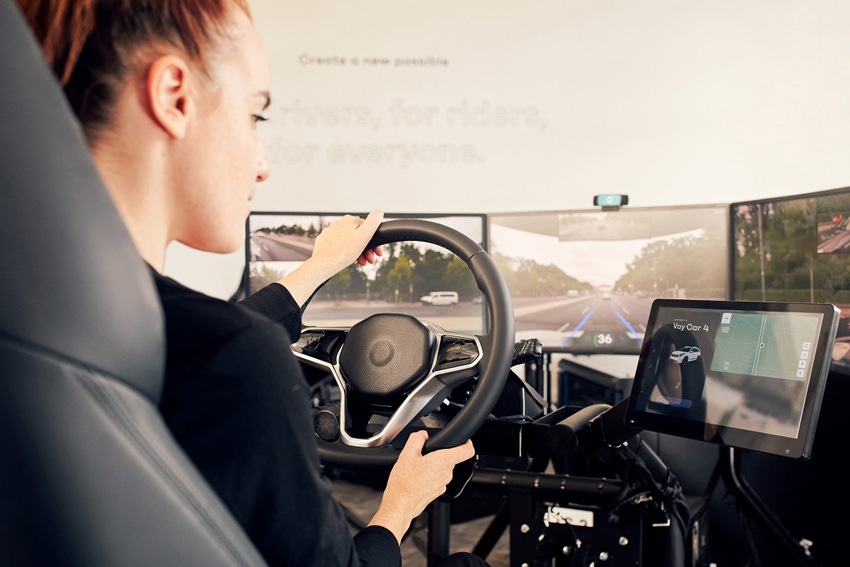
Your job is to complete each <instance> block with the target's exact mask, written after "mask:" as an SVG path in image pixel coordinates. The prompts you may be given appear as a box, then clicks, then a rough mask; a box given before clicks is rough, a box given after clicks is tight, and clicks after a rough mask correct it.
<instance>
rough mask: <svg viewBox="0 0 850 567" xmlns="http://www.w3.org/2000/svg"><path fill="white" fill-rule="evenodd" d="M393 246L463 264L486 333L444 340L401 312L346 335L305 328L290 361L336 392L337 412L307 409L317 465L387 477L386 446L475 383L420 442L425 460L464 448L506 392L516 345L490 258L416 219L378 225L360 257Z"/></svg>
mask: <svg viewBox="0 0 850 567" xmlns="http://www.w3.org/2000/svg"><path fill="white" fill-rule="evenodd" d="M400 241H417V242H429V243H431V244H436V245H439V246H442V247H443V248H445V249H447V250H449V251H451V252H452V253H454V254H455V255H456V256H458V257H459V258H460V259H462V260H463V261H464V262H465V263H466V264H467V266H469V268H470V270H471V271H472V275H473V277H474V278H475V281H476V283H477V285H478V288H479V289H480V290H481V292H482V293H483V294H484V298H485V301H486V302H487V307H488V312H489V318H488V325H487V327H488V328H487V330H486V332H485V333H484V334H483V335H463V334H457V333H450V332H447V331H446V330H444V329H442V328H440V327H439V326H436V325H433V324H431V323H428V322H423V321H420V320H419V319H417V318H415V317H412V316H410V315H406V314H401V313H382V314H376V315H371V316H369V317H367V318H365V319H363V320H362V321H360V322H358V323H356V324H355V325H353V326H351V327H306V328H305V329H304V330H303V331H302V333H301V337H300V339H299V340H298V341H297V342H296V343H294V344H293V345H292V351H293V353H294V354H295V356H296V357H297V358H298V359H299V360H300V361H301V362H302V363H305V364H309V365H311V366H314V367H317V368H319V369H321V370H324V371H327V372H328V373H329V374H331V375H332V376H333V379H334V380H335V382H336V384H337V386H338V387H339V396H340V399H339V404H338V405H336V404H334V405H333V406H320V407H317V408H315V409H314V425H315V427H316V435H317V437H318V443H319V456H320V458H321V461H322V463H323V464H324V465H325V466H330V467H337V468H343V469H348V470H384V469H389V468H391V467H392V465H393V464H395V461H396V460H397V458H398V454H399V449H400V447H396V446H394V445H393V441H395V440H396V439H397V438H401V437H402V435H401V434H403V433H404V432H408V433H409V431H410V429H408V426H410V425H412V424H413V423H414V422H415V421H416V420H418V419H419V418H421V417H423V416H427V415H429V414H431V413H432V412H434V411H435V410H437V409H439V408H440V407H441V406H442V405H443V402H444V401H445V400H446V398H447V396H448V395H449V394H450V393H451V391H452V390H453V389H454V388H455V387H456V386H458V385H459V384H462V383H465V382H468V381H470V380H471V379H473V378H475V377H477V380H476V384H475V387H474V388H473V389H472V393H471V395H470V397H469V399H468V400H466V402H465V403H464V404H463V407H462V408H461V409H460V410H459V411H458V412H457V413H456V414H455V415H453V416H452V417H451V418H450V419H448V421H447V422H445V423H444V425H443V427H442V428H441V429H440V430H439V431H437V432H436V433H435V434H434V435H432V436H431V437H429V439H428V441H427V442H426V443H425V452H429V451H433V450H436V449H443V448H448V447H453V446H456V445H460V444H463V443H465V442H466V440H467V439H469V438H470V437H471V436H472V435H473V434H474V433H475V432H476V431H477V430H478V428H479V427H480V426H481V425H482V424H483V423H484V420H485V419H486V418H487V416H488V415H489V414H490V411H491V410H492V409H493V406H494V405H495V404H496V402H497V401H498V399H499V396H500V394H501V392H502V389H503V388H504V386H505V382H506V380H507V376H508V374H509V371H510V367H511V361H512V358H513V349H514V343H515V341H516V338H515V332H514V315H513V307H512V304H511V300H510V294H509V292H508V288H507V286H506V284H505V281H504V279H503V278H502V275H501V273H500V272H499V270H498V269H497V268H496V265H495V263H494V262H493V260H492V258H491V257H490V256H489V255H488V254H487V253H486V252H485V251H484V250H483V249H482V248H481V246H480V245H479V244H478V243H476V242H475V241H473V240H471V239H470V238H469V237H467V236H466V235H464V234H463V233H461V232H458V231H456V230H454V229H452V228H450V227H447V226H445V225H442V224H439V223H435V222H430V221H424V220H418V219H403V220H392V221H386V222H384V223H382V224H381V226H380V227H379V228H378V230H377V231H376V232H375V235H374V236H373V238H372V240H371V241H370V242H369V244H368V246H367V249H369V248H375V247H377V246H381V245H384V244H389V243H393V242H400ZM397 444H398V443H396V445H397Z"/></svg>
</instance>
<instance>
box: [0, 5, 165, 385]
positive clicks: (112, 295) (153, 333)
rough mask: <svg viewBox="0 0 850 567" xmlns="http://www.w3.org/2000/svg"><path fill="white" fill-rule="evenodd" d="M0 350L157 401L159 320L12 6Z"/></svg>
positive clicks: (1, 107)
mask: <svg viewBox="0 0 850 567" xmlns="http://www.w3.org/2000/svg"><path fill="white" fill-rule="evenodd" d="M0 37H2V38H3V48H2V49H0V78H1V79H0V243H2V244H0V274H2V275H0V340H8V341H14V342H18V343H20V344H21V345H22V346H24V347H31V348H32V349H36V350H38V349H44V350H46V351H50V352H51V353H53V354H58V355H60V356H62V357H67V358H68V359H70V360H74V361H76V362H81V363H83V364H85V365H87V366H90V367H92V368H95V369H98V370H101V371H103V372H105V373H107V374H110V375H113V376H115V377H117V378H118V379H120V380H122V381H124V382H126V383H127V384H129V385H131V386H133V387H135V388H137V389H139V390H141V391H142V392H144V393H145V394H146V395H148V396H149V397H150V398H152V399H153V400H154V401H158V399H159V394H160V390H161V383H162V369H163V364H164V356H165V355H164V345H163V319H162V313H161V308H160V305H159V301H158V299H157V296H156V292H155V289H154V286H153V281H152V278H151V277H150V274H149V272H148V268H147V266H145V264H144V263H143V262H142V260H141V259H140V257H139V256H138V253H137V252H136V249H135V247H134V246H133V244H132V241H131V240H130V237H129V234H128V233H127V230H126V228H125V227H124V225H123V223H122V222H121V220H120V218H119V216H118V213H117V211H116V209H115V206H114V205H113V203H112V201H111V199H110V198H109V195H108V194H107V192H106V188H105V187H104V185H103V183H102V181H101V179H100V177H99V175H98V173H97V170H96V169H95V167H94V164H93V162H92V160H91V157H90V155H89V152H88V149H87V147H86V144H85V142H84V139H83V136H82V132H81V129H80V127H79V125H78V123H77V122H76V121H75V119H74V117H73V114H72V112H71V110H70V108H69V107H68V105H67V103H66V101H65V98H64V95H63V94H62V91H61V89H60V88H59V85H58V84H57V82H56V80H55V78H54V77H53V75H52V72H51V71H50V69H49V67H48V66H47V64H46V62H45V61H44V58H43V56H42V54H41V52H40V50H39V47H38V45H37V42H36V41H35V39H34V37H33V35H32V33H31V32H30V30H29V27H28V26H27V25H26V22H25V21H24V19H23V17H22V16H21V14H20V12H19V10H18V8H17V6H16V5H15V4H14V3H13V2H11V1H7V0H2V1H0Z"/></svg>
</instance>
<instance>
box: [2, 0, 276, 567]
mask: <svg viewBox="0 0 850 567" xmlns="http://www.w3.org/2000/svg"><path fill="white" fill-rule="evenodd" d="M0 37H2V38H3V48H2V49H0V269H2V276H0V277H2V279H1V280H0V282H2V283H0V564H2V565H63V566H77V565H84V566H109V567H116V566H124V565H145V566H154V565H155V566H166V565H168V566H171V565H181V566H182V565H203V566H205V567H208V566H211V565H263V564H264V562H263V560H262V558H261V557H260V556H259V554H258V552H257V551H256V549H255V548H254V546H253V545H252V544H251V542H250V540H249V539H248V538H247V536H246V535H245V533H244V532H243V531H242V529H241V528H240V527H239V525H238V524H237V523H236V522H235V520H234V519H233V517H232V516H231V514H230V513H229V512H228V510H227V509H226V508H225V506H224V505H223V504H222V503H221V501H220V500H219V499H218V497H217V496H216V495H215V494H214V493H213V492H212V490H211V489H210V488H209V486H208V485H207V484H206V483H205V482H204V480H203V479H202V478H201V476H200V475H199V474H198V472H197V471H196V469H195V468H194V467H193V465H192V464H191V462H190V461H189V460H188V459H187V457H186V456H185V455H184V453H183V452H182V451H181V449H180V448H179V446H178V445H177V444H176V443H175V442H174V440H173V438H172V437H171V435H170V434H169V432H168V430H167V429H166V427H165V425H164V423H163V421H162V419H161V417H160V415H159V412H158V410H157V401H158V399H159V395H160V390H161V386H162V376H163V364H164V341H163V318H162V313H161V311H160V307H159V302H158V299H157V297H156V293H155V289H154V286H153V281H152V279H151V277H150V274H149V272H148V271H147V267H146V266H145V265H144V264H143V262H142V261H141V260H140V258H139V257H138V255H137V253H136V251H135V248H134V247H133V245H132V242H131V241H130V238H129V236H128V234H127V232H126V230H125V228H124V226H123V224H122V223H121V220H120V219H119V217H118V214H117V212H116V210H115V208H114V206H113V204H112V202H111V200H110V199H109V197H108V194H107V192H106V190H105V188H104V186H103V184H102V182H101V180H100V178H99V177H98V175H97V172H96V170H95V168H94V165H93V163H92V161H91V158H90V156H89V154H88V152H87V149H86V146H85V144H84V141H83V138H82V133H81V130H80V129H79V126H78V124H77V123H76V121H75V120H74V118H73V116H72V114H71V111H70V109H69V108H68V106H67V105H66V103H65V100H64V98H63V96H62V93H61V90H60V89H59V87H58V84H57V83H56V82H55V80H54V78H53V76H52V74H51V72H50V70H49V68H48V67H47V65H46V63H45V62H44V60H43V58H42V56H41V52H40V51H39V48H38V46H37V44H36V41H35V40H34V38H33V36H32V34H31V33H30V30H29V28H28V27H27V25H26V23H25V21H24V20H23V18H22V17H21V15H20V13H19V11H18V8H17V6H16V5H15V4H14V3H13V2H12V0H0Z"/></svg>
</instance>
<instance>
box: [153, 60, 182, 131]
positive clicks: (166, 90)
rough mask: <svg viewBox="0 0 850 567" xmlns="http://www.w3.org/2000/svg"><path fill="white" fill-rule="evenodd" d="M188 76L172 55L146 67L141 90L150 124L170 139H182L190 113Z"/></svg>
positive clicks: (180, 62)
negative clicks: (148, 67) (142, 90)
mask: <svg viewBox="0 0 850 567" xmlns="http://www.w3.org/2000/svg"><path fill="white" fill-rule="evenodd" d="M191 77H192V73H191V70H190V69H189V66H188V65H187V63H186V61H185V60H184V59H183V58H181V57H178V56H176V55H163V56H161V57H158V58H157V59H156V60H155V61H154V62H153V64H152V65H151V66H150V69H149V70H148V74H147V82H146V84H145V88H146V91H147V95H148V100H149V101H150V109H151V114H152V117H153V119H154V121H155V122H156V123H157V124H159V126H160V127H161V128H162V129H163V130H165V131H166V132H167V133H168V134H169V135H170V136H172V137H174V138H183V137H184V136H185V135H186V130H187V127H188V122H189V119H190V116H191V112H192V104H193V103H192V97H191V96H189V95H190V91H191V88H190V87H191Z"/></svg>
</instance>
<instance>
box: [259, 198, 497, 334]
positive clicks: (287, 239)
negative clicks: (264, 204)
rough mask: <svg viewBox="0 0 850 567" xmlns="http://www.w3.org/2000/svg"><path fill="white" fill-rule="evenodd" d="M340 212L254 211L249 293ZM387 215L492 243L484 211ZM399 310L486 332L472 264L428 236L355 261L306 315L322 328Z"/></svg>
mask: <svg viewBox="0 0 850 567" xmlns="http://www.w3.org/2000/svg"><path fill="white" fill-rule="evenodd" d="M360 216H365V214H361V215H360ZM341 217H342V214H340V213H295V212H293V213H285V212H265V211H255V212H252V213H251V214H250V215H249V216H248V220H247V238H246V239H245V255H246V270H245V273H246V280H247V282H244V283H243V287H245V288H246V292H247V293H248V294H250V293H253V292H255V291H256V290H258V289H260V288H261V287H263V286H265V285H268V284H269V283H272V282H274V281H277V280H279V279H281V278H282V277H284V276H286V275H287V274H289V273H290V272H292V271H293V270H294V269H296V268H297V267H298V266H300V265H301V264H302V263H303V262H304V260H306V259H307V258H309V257H310V256H311V255H312V253H313V244H314V242H315V238H316V236H317V235H318V234H319V233H320V232H321V230H322V229H323V228H324V227H325V226H327V225H328V224H330V223H331V222H333V221H334V220H336V219H339V218H341ZM384 218H385V219H386V220H390V219H399V218H417V219H425V220H430V221H434V222H438V223H440V224H444V225H446V226H449V227H451V228H454V229H456V230H458V231H459V232H461V233H463V234H465V235H466V236H468V237H469V238H471V239H472V240H474V241H475V242H477V243H479V244H480V245H481V247H482V248H484V249H485V250H486V249H487V246H486V241H487V238H486V229H487V227H486V223H485V216H484V215H483V214H443V215H437V214H434V215H402V214H392V213H387V214H384ZM395 312H399V313H406V314H408V315H413V316H415V317H417V318H419V319H423V320H427V321H429V322H431V323H434V324H436V325H439V326H440V327H443V328H444V329H446V330H448V331H454V332H460V333H469V334H480V333H482V332H483V330H484V328H485V323H486V319H485V317H486V305H485V304H484V302H483V301H482V296H481V293H480V292H479V291H478V287H477V286H476V284H475V280H474V278H473V276H472V272H471V271H470V270H469V268H468V267H467V266H466V264H464V263H463V262H462V261H461V260H460V259H459V258H457V257H456V256H455V255H454V254H452V253H451V252H449V251H448V250H446V249H444V248H442V247H440V246H436V245H433V244H428V243H424V242H399V243H394V244H391V245H386V246H385V247H384V255H383V256H380V257H378V259H377V261H376V263H375V264H374V265H372V264H369V265H367V266H359V265H357V264H356V263H355V264H353V265H351V266H349V268H348V269H347V270H343V271H342V272H340V273H339V274H337V275H336V276H334V277H333V278H331V279H330V280H328V281H327V282H326V283H325V284H324V285H323V286H322V287H321V288H319V290H318V291H317V292H316V293H315V295H314V296H313V298H312V299H311V300H310V302H309V303H308V304H307V307H306V309H305V310H304V314H303V317H302V321H303V323H304V324H305V325H317V326H323V327H328V326H351V325H353V324H355V323H357V322H358V321H361V320H363V319H365V318H366V317H368V316H369V315H372V314H374V313H395Z"/></svg>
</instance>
